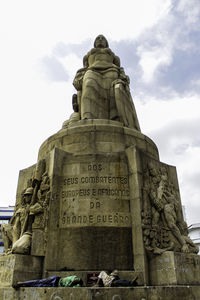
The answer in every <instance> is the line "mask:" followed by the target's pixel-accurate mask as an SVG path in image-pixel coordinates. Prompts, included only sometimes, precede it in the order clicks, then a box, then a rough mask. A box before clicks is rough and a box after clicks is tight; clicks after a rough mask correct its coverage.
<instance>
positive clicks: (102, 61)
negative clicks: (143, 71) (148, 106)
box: [0, 35, 200, 300]
mask: <svg viewBox="0 0 200 300" xmlns="http://www.w3.org/2000/svg"><path fill="white" fill-rule="evenodd" d="M129 83H130V82H129V77H128V76H127V75H126V74H125V71H124V69H123V68H122V67H121V65H120V59H119V57H117V56H116V55H115V54H114V53H113V52H112V50H111V49H110V48H109V45H108V42H107V40H106V39H105V37H104V36H102V35H99V36H98V37H97V38H96V39H95V42H94V48H92V49H91V50H90V51H89V52H88V53H87V54H86V55H85V56H84V58H83V68H81V69H79V70H78V71H77V73H76V75H75V78H74V82H73V85H74V87H75V89H76V90H77V93H76V94H74V95H73V96H72V104H73V109H74V112H73V113H72V115H71V116H70V118H69V120H67V121H64V123H63V125H62V128H61V129H60V130H59V131H58V132H57V133H56V134H54V135H52V136H51V137H49V138H48V139H47V140H46V141H44V143H43V144H42V145H41V147H40V149H39V153H38V161H37V163H36V164H35V165H33V166H30V167H28V168H26V169H24V170H21V171H20V173H19V179H18V188H17V195H16V205H15V211H14V215H13V217H12V219H11V221H10V223H9V224H6V225H4V226H3V228H2V235H3V239H4V245H5V253H4V254H3V255H1V256H0V299H1V300H13V299H16V300H22V299H24V300H65V299H69V300H96V299H97V300H132V299H134V300H179V299H180V300H194V299H195V300H199V299H200V257H199V255H197V253H198V249H197V248H196V246H195V245H194V244H193V242H192V241H191V240H190V238H189V237H188V232H187V224H186V223H185V221H184V219H183V214H182V206H181V199H180V193H179V186H178V179H177V173H176V168H175V167H174V166H170V165H168V164H165V163H163V162H161V161H160V160H159V153H158V149H157V147H156V145H155V144H154V142H153V141H152V140H151V139H150V138H148V137H147V136H145V135H144V134H143V133H142V132H141V130H140V126H139V122H138V119H137V114H136V110H135V107H134V104H133V100H132V97H131V93H130V89H129ZM102 270H104V271H107V272H111V271H113V270H118V272H119V276H120V278H123V279H126V280H131V279H132V278H133V277H134V276H137V283H138V285H137V286H134V287H132V286H131V287H99V286H93V281H92V278H95V276H98V274H99V273H100V272H101V271H102ZM54 275H56V276H58V277H65V276H70V275H76V276H78V277H80V278H81V279H82V281H83V286H82V287H76V288H74V287H73V288H72V287H65V288H64V287H20V288H18V289H16V284H17V282H23V281H27V280H35V279H43V278H48V277H50V276H54Z"/></svg>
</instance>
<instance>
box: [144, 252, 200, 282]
mask: <svg viewBox="0 0 200 300" xmlns="http://www.w3.org/2000/svg"><path fill="white" fill-rule="evenodd" d="M199 265H200V256H199V255H196V254H191V253H180V252H173V251H167V252H165V253H163V254H161V255H158V256H154V257H153V258H151V259H150V280H151V282H150V284H151V285H190V284H192V285H198V284H200V272H199Z"/></svg>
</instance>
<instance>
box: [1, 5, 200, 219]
mask: <svg viewBox="0 0 200 300" xmlns="http://www.w3.org/2000/svg"><path fill="white" fill-rule="evenodd" d="M173 3H174V2H173V1H170V0H166V1H163V0H148V1H146V0H141V1H136V0H125V1H123V3H118V2H117V1H114V0H110V1H107V0H102V1H101V2H99V3H94V1H92V0H85V1H82V0H78V1H65V0H59V1H54V0H43V1H40V0H34V1H27V0H18V1H15V0H13V1H11V0H7V1H3V2H1V4H0V34H1V48H0V65H1V68H0V80H1V89H0V97H1V99H2V105H1V112H0V113H1V118H0V128H1V129H0V130H1V138H2V145H3V146H2V147H1V162H0V163H1V168H2V172H1V183H2V186H1V190H0V192H1V195H0V205H7V204H11V203H14V201H15V193H16V186H17V177H18V171H19V170H20V169H23V168H26V167H28V166H30V165H31V164H33V163H35V162H36V160H37V153H38V149H39V146H40V145H41V143H42V142H43V141H44V140H45V139H46V138H48V137H49V136H50V135H52V134H54V133H55V132H56V131H58V130H59V129H60V128H61V125H62V123H63V121H64V120H66V119H67V118H68V116H69V115H70V114H71V112H72V108H71V97H72V94H73V93H74V88H73V86H72V80H73V77H74V75H75V72H76V70H77V69H79V68H81V67H82V59H80V58H79V57H78V56H77V55H76V54H75V53H74V54H73V53H69V52H68V53H67V54H66V53H65V47H64V48H62V49H60V50H59V51H60V52H59V53H60V55H59V54H58V51H57V52H56V49H55V47H56V45H58V43H63V44H62V45H68V44H69V43H70V44H72V43H75V44H78V43H82V42H83V41H86V40H88V39H91V47H92V44H93V39H94V38H95V37H96V35H98V34H99V33H103V34H104V35H105V36H106V37H107V38H108V40H109V41H111V42H112V41H118V42H119V41H122V40H125V39H127V40H130V41H131V42H133V41H134V42H137V43H138V44H137V45H139V46H138V48H137V50H136V52H137V55H138V57H139V60H140V68H141V70H142V72H143V75H142V76H143V77H141V74H138V76H139V78H138V81H140V82H141V86H140V90H139V91H138V93H137V95H139V96H137V98H136V99H135V100H134V101H135V103H136V109H137V112H138V117H139V121H140V124H141V128H142V131H143V132H144V134H146V135H148V136H150V137H152V138H153V139H154V138H155V140H154V141H155V142H156V143H157V145H158V148H159V150H160V153H161V159H162V160H163V161H164V162H166V163H169V164H174V165H177V169H178V172H179V173H178V174H179V177H180V184H181V187H182V188H183V191H182V198H183V202H184V203H187V204H188V203H189V202H187V201H190V205H191V206H192V205H194V206H195V207H198V195H199V194H198V191H199V190H198V187H197V185H194V186H192V182H194V180H193V176H194V177H195V178H197V176H198V164H199V157H200V155H199V147H198V145H197V144H198V139H199V137H198V136H197V130H194V129H195V126H193V127H192V125H191V124H192V120H198V119H199V111H200V109H199V95H197V94H195V93H193V92H192V91H191V93H188V94H187V95H181V94H180V93H179V94H178V93H177V92H175V91H174V90H173V88H172V87H171V86H169V85H167V84H165V85H163V86H162V87H160V88H161V89H162V90H163V92H164V93H165V94H166V96H167V97H168V98H169V99H167V101H164V100H163V99H159V98H158V97H156V96H155V95H154V96H153V95H152V94H150V93H149V92H148V94H145V91H144V90H143V89H142V87H143V85H142V84H143V83H144V82H145V83H149V86H150V83H152V84H153V83H156V82H157V83H159V79H160V76H161V70H163V69H167V68H168V67H169V66H170V65H171V64H172V63H173V62H174V55H176V53H175V49H182V50H183V49H184V50H185V51H186V50H187V51H189V50H190V49H191V47H195V45H193V44H192V42H191V38H190V36H189V35H188V33H190V32H192V30H197V28H199V24H198V16H199V9H200V8H199V0H182V1H178V2H177V3H178V7H177V5H176V4H173ZM59 45H60V46H61V44H59ZM57 50H58V49H57ZM88 50H89V49H88ZM61 52H62V53H61ZM84 54H85V53H84ZM84 54H83V55H84ZM129 55H130V60H131V53H129ZM44 57H46V58H49V59H50V60H49V61H48V62H47V61H46V65H45V66H44V65H43V69H41V68H42V66H41V64H40V62H41V58H44ZM122 58H123V57H122ZM38 66H40V68H38ZM44 67H45V68H46V69H45V68H44ZM61 69H62V71H61ZM65 71H66V72H67V76H68V81H67V82H64V81H63V82H61V81H57V80H56V79H58V74H59V76H61V75H63V76H61V77H59V78H63V80H64V78H65ZM43 72H45V76H43V74H42V73H43ZM60 72H61V73H60ZM50 76H51V77H50ZM49 78H51V79H53V80H51V81H50V80H49ZM66 80H67V78H66ZM131 80H132V78H131ZM133 81H134V79H133ZM197 85H199V80H198V79H194V78H192V79H191V88H192V87H193V86H197ZM149 94H150V95H149ZM133 96H134V91H133ZM139 97H140V98H139ZM167 97H166V98H167ZM184 122H185V126H184ZM180 124H182V125H181V126H183V130H182V131H181V129H180V128H181V126H179V125H180ZM186 125H187V126H186ZM173 126H174V127H173ZM198 126H199V123H198ZM158 129H160V130H158ZM155 134H156V136H154V135H155ZM176 135H178V136H176ZM195 143H196V145H195ZM183 162H184V163H183ZM188 170H189V171H188ZM187 174H188V177H187ZM198 178H199V177H198ZM186 209H187V207H186ZM186 213H187V210H186ZM191 218H192V210H191V214H190V219H191Z"/></svg>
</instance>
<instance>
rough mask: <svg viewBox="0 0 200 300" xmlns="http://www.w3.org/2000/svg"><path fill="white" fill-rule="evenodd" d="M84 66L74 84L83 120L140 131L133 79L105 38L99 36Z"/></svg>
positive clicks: (84, 60) (86, 57)
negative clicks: (114, 123) (112, 122)
mask: <svg viewBox="0 0 200 300" xmlns="http://www.w3.org/2000/svg"><path fill="white" fill-rule="evenodd" d="M83 65H84V68H82V69H80V70H78V71H77V73H76V76H75V79H74V82H73V84H74V86H75V88H76V89H77V91H78V102H79V110H80V114H81V119H109V120H115V121H120V122H122V123H123V125H124V126H127V127H131V128H135V129H137V130H139V131H140V127H139V123H138V119H137V115H136V112H135V108H134V104H133V101H132V98H131V94H130V90H129V77H128V76H127V75H125V73H124V69H123V68H121V66H120V59H119V57H118V56H116V55H115V54H114V53H113V52H112V51H111V49H110V48H109V45H108V41H107V40H106V38H105V37H104V36H103V35H99V36H97V37H96V39H95V42H94V48H93V49H91V50H90V51H89V52H88V53H87V54H86V55H85V56H84V58H83Z"/></svg>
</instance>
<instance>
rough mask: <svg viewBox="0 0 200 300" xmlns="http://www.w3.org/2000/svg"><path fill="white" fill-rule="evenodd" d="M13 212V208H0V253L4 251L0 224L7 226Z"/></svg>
mask: <svg viewBox="0 0 200 300" xmlns="http://www.w3.org/2000/svg"><path fill="white" fill-rule="evenodd" d="M13 212H14V206H8V207H0V253H2V252H3V251H4V245H3V240H2V234H1V224H8V222H9V220H10V219H11V217H12V215H13Z"/></svg>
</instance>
